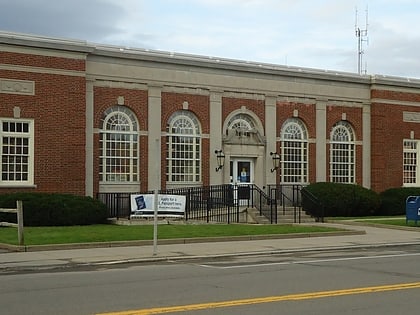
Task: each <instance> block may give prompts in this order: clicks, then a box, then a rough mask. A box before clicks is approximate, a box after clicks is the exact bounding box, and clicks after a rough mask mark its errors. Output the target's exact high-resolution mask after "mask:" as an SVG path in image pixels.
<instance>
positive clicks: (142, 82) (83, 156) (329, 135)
mask: <svg viewBox="0 0 420 315" xmlns="http://www.w3.org/2000/svg"><path fill="white" fill-rule="evenodd" d="M419 106H420V80H413V79H410V80H408V79H406V78H400V77H386V76H376V75H375V76H370V75H369V76H368V75H362V76H360V75H356V74H352V73H341V72H331V71H324V70H316V69H305V68H302V69H300V68H297V67H286V66H279V65H272V64H259V63H252V62H244V61H240V60H228V59H219V58H211V57H204V56H196V55H185V54H176V53H175V54H174V53H168V52H161V51H149V50H145V49H126V48H123V47H115V46H106V45H97V44H92V43H87V42H84V41H75V40H64V39H57V38H46V37H37V36H29V35H24V34H13V33H0V121H1V124H0V126H1V128H0V147H1V166H0V172H1V179H0V193H6V192H10V191H42V192H65V193H73V194H79V195H92V196H94V195H96V193H98V192H138V191H147V190H151V189H155V188H163V189H164V188H174V187H185V186H207V185H215V184H223V183H239V182H241V183H243V182H245V183H255V184H256V185H258V186H259V187H261V188H262V187H264V186H266V185H268V184H276V183H277V184H279V183H280V184H290V183H299V184H308V183H313V182H319V181H331V182H341V183H357V184H359V185H363V186H364V187H367V188H372V189H374V190H375V191H378V192H380V191H383V190H385V189H387V188H391V187H401V186H416V185H418V184H419V181H420V177H419V175H420V174H419V172H418V169H419V168H418V164H419V163H420V162H419V161H420V159H419V158H418V155H419V147H420V146H419V140H420V109H419ZM217 155H219V156H220V155H223V156H224V161H225V163H224V167H222V168H220V167H218V166H219V164H218V158H217ZM273 158H279V162H280V165H279V167H278V168H277V169H275V168H273Z"/></svg>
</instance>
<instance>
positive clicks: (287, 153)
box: [280, 118, 308, 184]
mask: <svg viewBox="0 0 420 315" xmlns="http://www.w3.org/2000/svg"><path fill="white" fill-rule="evenodd" d="M280 137H281V158H280V160H281V181H282V182H283V183H295V184H298V183H299V184H300V183H307V182H308V132H307V129H306V126H305V125H304V123H303V122H302V121H301V120H300V119H296V118H291V119H288V120H286V121H285V123H284V124H283V127H282V130H281V135H280Z"/></svg>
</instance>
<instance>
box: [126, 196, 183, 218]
mask: <svg viewBox="0 0 420 315" xmlns="http://www.w3.org/2000/svg"><path fill="white" fill-rule="evenodd" d="M185 200H186V198H185V196H181V195H161V194H159V195H158V207H157V208H158V209H157V210H158V213H157V215H158V216H159V217H175V218H180V217H183V216H184V214H185ZM154 209H155V196H154V195H153V194H145V195H131V215H130V218H136V217H138V218H144V217H153V216H154V212H155V210H154Z"/></svg>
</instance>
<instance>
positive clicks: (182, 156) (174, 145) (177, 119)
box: [166, 110, 202, 184]
mask: <svg viewBox="0 0 420 315" xmlns="http://www.w3.org/2000/svg"><path fill="white" fill-rule="evenodd" d="M166 128H167V129H166V132H167V134H166V135H167V137H166V152H167V156H166V181H167V183H169V184H197V183H201V176H202V175H201V173H202V172H201V167H202V163H201V126H200V123H199V121H198V119H197V117H196V116H195V115H194V114H193V113H192V112H190V111H187V110H181V111H177V112H175V113H174V114H172V116H171V117H170V118H169V120H168V123H167V127H166Z"/></svg>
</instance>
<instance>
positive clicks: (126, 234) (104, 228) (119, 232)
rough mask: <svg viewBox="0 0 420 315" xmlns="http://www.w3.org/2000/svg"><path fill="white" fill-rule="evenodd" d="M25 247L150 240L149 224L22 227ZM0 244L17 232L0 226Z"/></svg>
mask: <svg viewBox="0 0 420 315" xmlns="http://www.w3.org/2000/svg"><path fill="white" fill-rule="evenodd" d="M333 231H338V229H334V228H330V227H322V226H307V225H252V224H208V225H207V224H197V225H194V224H185V225H180V224H179V225H178V224H174V225H159V226H158V239H176V238H193V237H218V236H243V235H267V234H290V233H314V232H333ZM24 238H25V245H47V244H66V243H90V242H111V241H132V240H152V239H153V225H131V226H124V225H106V224H105V225H87V226H65V227H25V228H24ZM0 243H4V244H11V245H17V244H18V240H17V229H16V228H12V227H0Z"/></svg>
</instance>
